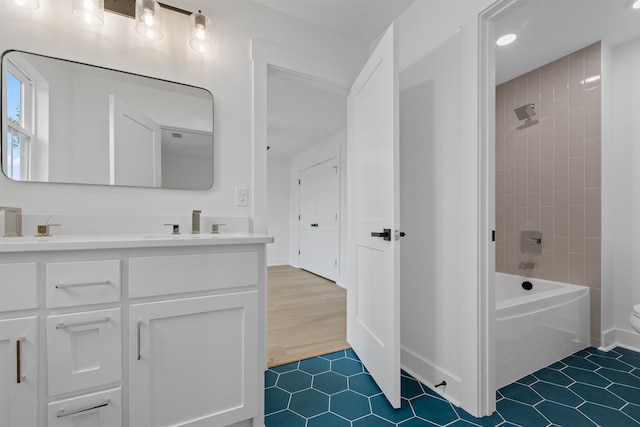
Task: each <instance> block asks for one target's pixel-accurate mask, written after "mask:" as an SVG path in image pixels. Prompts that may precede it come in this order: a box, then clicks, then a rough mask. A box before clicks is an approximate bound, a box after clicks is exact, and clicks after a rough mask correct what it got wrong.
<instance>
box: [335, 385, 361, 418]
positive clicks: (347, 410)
mask: <svg viewBox="0 0 640 427" xmlns="http://www.w3.org/2000/svg"><path fill="white" fill-rule="evenodd" d="M329 405H330V406H329V408H330V410H331V412H334V413H336V414H338V415H340V416H342V417H344V418H347V419H349V420H356V419H358V418H360V417H363V416H365V415H367V414H370V413H371V407H370V406H369V399H367V398H366V397H364V396H362V395H359V394H357V393H354V392H352V391H350V390H347V391H343V392H341V393H338V394H334V395H333V396H331V399H330V401H329Z"/></svg>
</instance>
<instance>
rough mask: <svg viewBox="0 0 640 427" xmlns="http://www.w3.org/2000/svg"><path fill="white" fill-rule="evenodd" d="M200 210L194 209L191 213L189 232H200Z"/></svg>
mask: <svg viewBox="0 0 640 427" xmlns="http://www.w3.org/2000/svg"><path fill="white" fill-rule="evenodd" d="M201 213H202V211H198V210H194V211H193V213H192V214H191V234H200V214H201Z"/></svg>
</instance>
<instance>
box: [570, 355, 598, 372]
mask: <svg viewBox="0 0 640 427" xmlns="http://www.w3.org/2000/svg"><path fill="white" fill-rule="evenodd" d="M562 361H563V362H564V363H565V364H567V365H569V366H573V367H574V368H582V369H589V370H592V371H595V370H596V369H598V368H599V366H598V365H596V364H595V363H593V362H590V361H588V360H587V359H585V358H584V357H575V356H569V357H567V358H564V359H562Z"/></svg>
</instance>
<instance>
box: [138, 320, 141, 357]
mask: <svg viewBox="0 0 640 427" xmlns="http://www.w3.org/2000/svg"><path fill="white" fill-rule="evenodd" d="M140 325H142V320H138V341H137V343H138V360H140Z"/></svg>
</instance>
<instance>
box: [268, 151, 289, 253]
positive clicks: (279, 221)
mask: <svg viewBox="0 0 640 427" xmlns="http://www.w3.org/2000/svg"><path fill="white" fill-rule="evenodd" d="M267 157H268V171H267V200H268V205H267V234H268V235H269V236H273V237H274V239H275V242H274V243H273V244H271V245H268V246H267V264H268V265H288V264H289V223H290V221H291V219H290V217H289V211H290V207H289V204H290V201H289V200H290V193H291V191H290V188H291V185H290V182H289V158H287V157H280V156H271V155H270V154H269V153H267Z"/></svg>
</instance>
